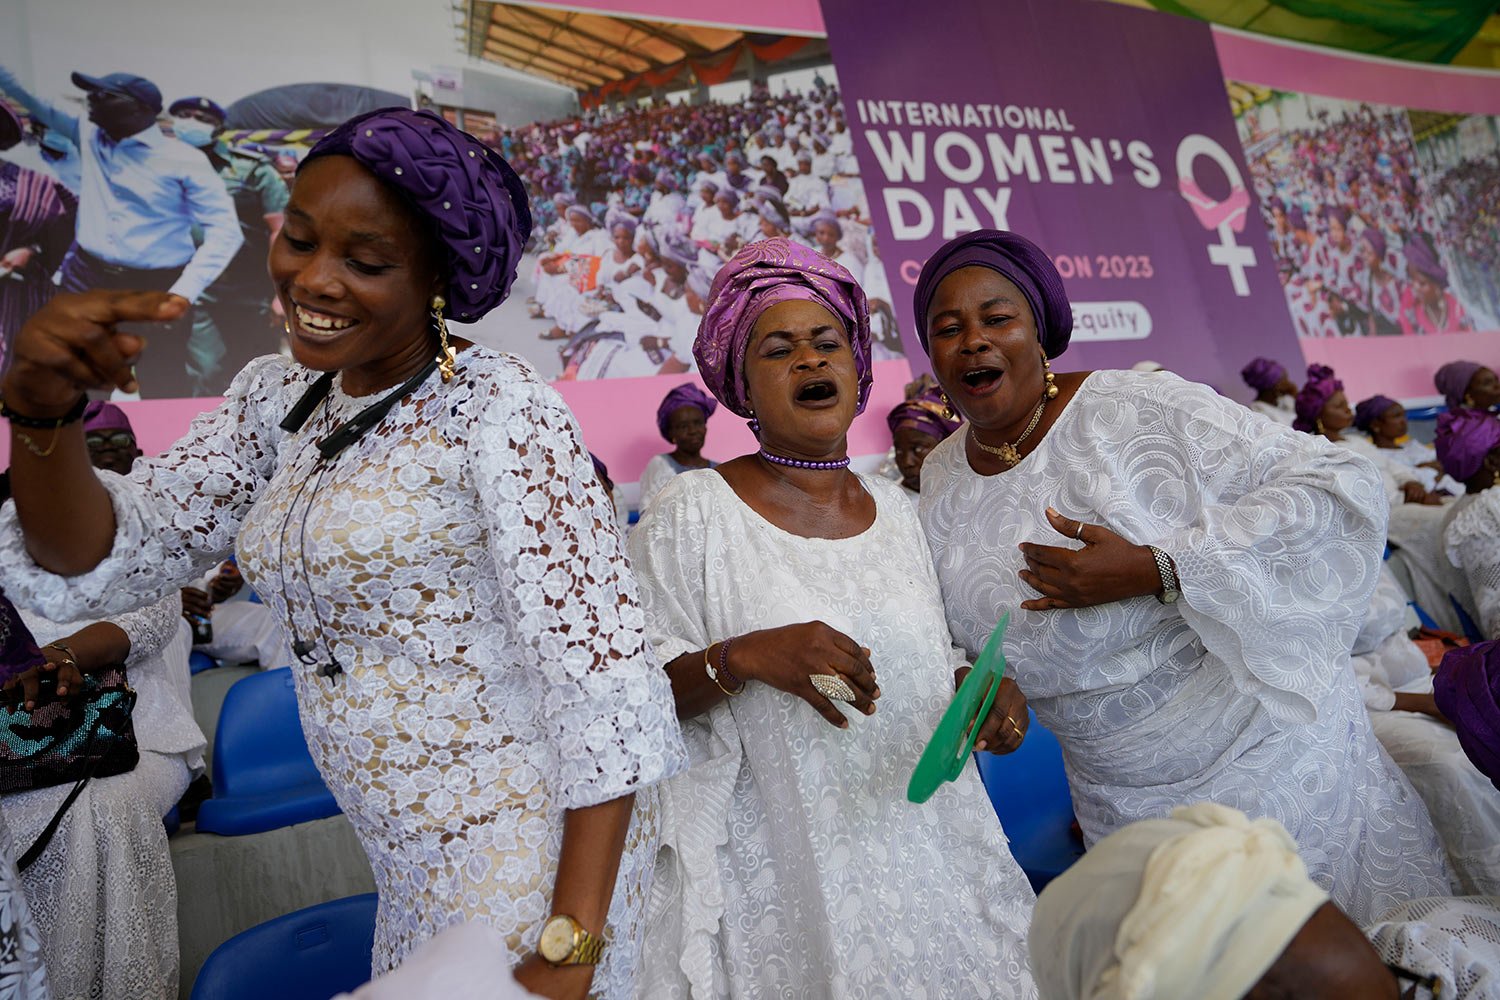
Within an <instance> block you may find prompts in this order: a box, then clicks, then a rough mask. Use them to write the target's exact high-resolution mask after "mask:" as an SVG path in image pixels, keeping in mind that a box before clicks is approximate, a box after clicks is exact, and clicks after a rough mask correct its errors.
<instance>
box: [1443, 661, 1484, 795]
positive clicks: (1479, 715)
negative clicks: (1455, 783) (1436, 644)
mask: <svg viewBox="0 0 1500 1000" xmlns="http://www.w3.org/2000/svg"><path fill="white" fill-rule="evenodd" d="M1432 696H1433V698H1434V699H1435V700H1436V701H1437V706H1438V710H1439V711H1441V712H1442V713H1443V714H1444V715H1445V716H1447V717H1448V720H1449V721H1450V722H1452V723H1453V729H1454V731H1455V732H1457V733H1458V745H1459V746H1461V747H1463V748H1464V753H1465V754H1467V755H1468V757H1469V760H1470V761H1472V762H1473V764H1474V766H1475V767H1477V768H1479V771H1480V773H1482V774H1483V775H1484V776H1485V777H1487V778H1489V779H1490V781H1491V782H1492V783H1493V784H1494V785H1495V787H1496V788H1500V640H1491V641H1489V642H1478V643H1475V644H1474V645H1472V646H1464V647H1462V648H1459V649H1452V650H1449V651H1448V652H1447V653H1446V654H1444V656H1443V662H1442V664H1441V665H1439V667H1438V669H1437V674H1436V675H1435V676H1434V677H1433V679H1432Z"/></svg>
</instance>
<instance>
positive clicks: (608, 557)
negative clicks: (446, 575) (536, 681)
mask: <svg viewBox="0 0 1500 1000" xmlns="http://www.w3.org/2000/svg"><path fill="white" fill-rule="evenodd" d="M471 471H472V473H473V475H474V477H475V479H476V482H477V484H478V490H479V494H480V499H481V502H482V504H483V506H484V508H485V510H486V511H488V516H489V524H488V529H489V536H490V547H491V551H492V552H493V554H494V558H495V564H496V566H497V568H498V572H499V576H500V585H501V586H500V590H501V593H503V594H505V595H506V599H507V600H508V601H509V603H510V609H509V610H510V613H511V616H512V618H513V621H514V623H515V629H516V631H517V633H518V640H519V641H518V643H517V646H518V648H519V649H520V651H521V654H522V656H523V658H524V659H523V663H522V664H521V666H522V667H523V669H526V670H530V671H536V672H538V673H540V674H541V675H542V677H543V678H544V679H545V687H546V689H545V691H544V693H543V696H542V703H541V705H540V706H539V709H538V710H539V712H540V713H541V714H542V715H544V716H545V722H544V723H543V728H544V729H545V730H546V731H547V732H548V733H549V734H550V737H551V739H552V740H554V741H555V743H556V746H557V750H558V759H559V760H560V761H561V766H562V773H561V774H560V775H558V789H559V801H560V802H561V803H562V805H563V807H564V808H568V809H575V808H581V807H585V806H590V805H596V804H598V803H600V802H606V801H608V800H610V799H614V798H618V797H619V796H621V795H625V794H627V793H629V792H631V791H633V790H634V789H635V788H637V787H640V786H643V785H648V784H651V783H653V782H656V781H659V780H661V779H662V778H664V777H666V776H668V775H670V774H672V773H673V772H675V771H676V770H677V769H678V768H679V767H680V766H681V763H682V760H683V749H682V742H681V738H680V736H679V734H678V729H677V721H676V711H675V710H674V707H673V702H672V695H671V689H670V685H669V684H668V681H667V676H666V672H665V671H663V670H661V669H660V667H658V666H657V664H656V663H655V662H654V660H653V659H652V657H651V655H650V651H649V649H648V648H647V645H646V639H645V632H644V625H645V620H644V617H643V616H642V613H641V607H640V603H639V601H638V600H637V597H636V588H635V581H634V580H633V579H632V577H631V576H630V573H629V570H628V567H627V566H626V563H625V557H624V553H623V551H622V549H623V547H622V545H621V542H620V534H619V531H618V529H616V527H615V525H614V517H613V514H612V512H611V511H610V507H609V503H608V501H607V500H606V499H605V497H604V493H603V490H602V488H601V487H600V486H599V483H598V479H597V477H596V476H595V475H594V471H593V465H592V463H591V462H590V461H589V457H588V453H587V452H586V451H584V449H583V445H582V443H581V438H580V435H579V433H578V430H577V427H576V426H575V424H574V421H573V418H572V414H571V413H569V412H568V410H567V408H566V406H565V405H564V404H563V402H562V400H561V398H559V397H558V396H557V394H556V393H555V392H554V391H553V390H551V389H550V388H547V387H546V386H540V385H537V386H527V385H518V386H510V387H507V391H506V393H505V394H504V395H502V396H500V397H499V398H497V399H495V400H493V401H492V402H490V403H489V404H488V405H487V406H486V407H485V409H484V411H483V412H482V414H481V415H480V417H479V419H478V422H477V425H476V426H475V428H474V451H473V454H472V458H471Z"/></svg>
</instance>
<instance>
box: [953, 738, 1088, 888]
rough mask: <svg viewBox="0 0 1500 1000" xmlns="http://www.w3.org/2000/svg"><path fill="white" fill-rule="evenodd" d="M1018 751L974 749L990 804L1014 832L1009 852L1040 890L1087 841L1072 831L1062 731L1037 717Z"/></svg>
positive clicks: (1009, 832)
mask: <svg viewBox="0 0 1500 1000" xmlns="http://www.w3.org/2000/svg"><path fill="white" fill-rule="evenodd" d="M1027 712H1028V713H1029V714H1030V716H1031V725H1030V727H1029V728H1028V729H1027V730H1026V739H1025V740H1023V741H1022V743H1021V748H1020V749H1019V750H1017V751H1016V752H1015V753H1011V754H1005V755H1004V756H997V755H996V754H992V753H978V754H975V756H976V757H977V758H979V777H980V779H981V780H982V781H983V782H984V787H985V791H987V792H988V793H989V796H990V804H991V805H993V806H994V807H995V815H997V816H999V817H1000V825H1001V826H1003V827H1004V828H1005V835H1006V836H1007V837H1008V838H1010V853H1011V855H1012V856H1013V857H1014V858H1015V859H1016V863H1017V864H1019V865H1020V866H1021V870H1022V871H1024V872H1025V873H1026V877H1027V879H1029V880H1030V881H1031V888H1032V889H1033V890H1035V891H1036V892H1041V891H1042V889H1043V887H1044V886H1046V884H1047V883H1048V882H1051V881H1052V880H1053V879H1055V878H1057V876H1059V875H1061V874H1062V873H1063V872H1064V871H1066V870H1067V869H1068V867H1069V866H1071V865H1072V864H1073V862H1075V861H1077V860H1078V859H1079V858H1081V857H1083V845H1082V844H1081V843H1079V841H1078V840H1077V838H1076V837H1074V836H1073V830H1072V827H1073V798H1072V795H1071V794H1069V792H1068V777H1067V774H1066V773H1065V772H1064V771H1063V757H1062V747H1061V746H1059V745H1058V742H1057V737H1056V736H1053V735H1052V733H1051V732H1049V731H1048V730H1047V728H1046V727H1045V726H1043V725H1042V724H1041V723H1039V722H1037V721H1036V713H1034V712H1031V710H1030V709H1027Z"/></svg>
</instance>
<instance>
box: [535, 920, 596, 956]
mask: <svg viewBox="0 0 1500 1000" xmlns="http://www.w3.org/2000/svg"><path fill="white" fill-rule="evenodd" d="M605 944H606V942H605V940H604V938H602V937H595V936H594V935H592V934H590V933H589V932H588V931H586V930H584V929H583V925H582V924H580V923H579V922H578V921H576V920H574V919H573V918H572V917H570V916H568V915H567V914H566V913H559V914H557V915H555V916H553V917H550V918H548V920H547V922H546V923H545V924H543V925H542V936H541V938H540V939H539V940H538V941H537V948H536V950H537V954H539V955H541V956H542V958H544V959H545V960H546V961H547V963H548V964H549V965H598V964H599V956H600V955H602V954H603V953H604V945H605Z"/></svg>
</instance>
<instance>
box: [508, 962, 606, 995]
mask: <svg viewBox="0 0 1500 1000" xmlns="http://www.w3.org/2000/svg"><path fill="white" fill-rule="evenodd" d="M515 976H516V982H518V983H520V984H521V985H522V986H524V987H525V988H526V989H528V990H530V991H531V992H532V993H535V994H536V995H537V996H539V997H548V998H549V1000H584V998H585V997H587V996H588V995H589V987H590V986H591V985H593V982H594V967H593V966H592V965H563V966H557V965H553V964H552V963H550V962H548V961H547V960H546V959H544V958H543V957H542V956H540V955H537V954H532V955H530V956H528V957H527V958H526V959H525V961H523V962H522V963H521V964H520V965H518V966H516V968H515Z"/></svg>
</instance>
